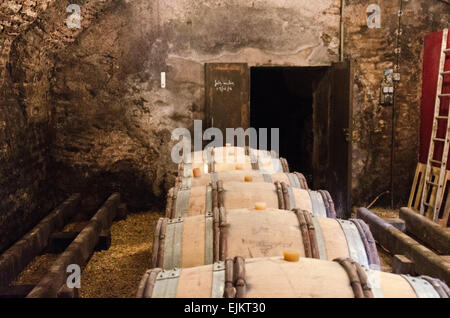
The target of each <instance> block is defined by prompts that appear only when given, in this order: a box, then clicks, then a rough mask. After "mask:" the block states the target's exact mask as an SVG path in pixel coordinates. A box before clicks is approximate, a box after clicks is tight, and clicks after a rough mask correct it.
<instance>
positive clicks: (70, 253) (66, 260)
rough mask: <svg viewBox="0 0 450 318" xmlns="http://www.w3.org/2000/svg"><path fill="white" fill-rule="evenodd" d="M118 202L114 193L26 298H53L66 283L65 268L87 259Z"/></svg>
mask: <svg viewBox="0 0 450 318" xmlns="http://www.w3.org/2000/svg"><path fill="white" fill-rule="evenodd" d="M119 204H120V194H119V193H114V194H113V195H111V196H110V197H109V198H108V200H106V202H105V203H104V204H103V206H102V207H101V208H100V209H99V210H98V211H97V213H96V214H95V215H94V216H93V217H92V219H91V220H90V221H89V223H88V224H87V225H86V227H85V228H84V229H83V230H82V231H81V232H80V234H79V235H78V236H77V237H76V238H75V240H74V241H73V242H72V243H71V244H70V245H69V247H68V248H67V249H66V250H65V251H64V253H62V254H61V255H60V256H59V257H58V258H57V260H56V261H55V262H54V263H53V265H52V266H51V268H50V269H49V271H48V273H47V274H46V275H45V276H44V277H43V278H42V279H41V280H40V281H39V283H38V284H37V286H36V287H35V288H34V289H33V290H32V291H31V292H30V294H29V295H28V296H27V298H55V297H57V296H58V292H59V291H60V289H61V288H62V287H63V285H64V284H65V283H66V280H67V275H68V274H67V273H66V269H67V267H68V266H69V265H71V264H76V265H78V266H80V267H83V265H84V264H85V263H86V262H87V261H88V260H89V257H90V256H91V255H92V253H93V251H94V248H95V246H96V245H97V242H98V238H99V236H100V233H101V231H102V230H104V229H108V228H110V227H111V223H112V221H113V220H114V218H115V217H116V213H117V209H118V206H119Z"/></svg>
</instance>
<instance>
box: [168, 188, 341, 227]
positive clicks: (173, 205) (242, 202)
mask: <svg viewBox="0 0 450 318" xmlns="http://www.w3.org/2000/svg"><path fill="white" fill-rule="evenodd" d="M259 203H261V204H262V205H264V206H265V207H266V208H272V209H281V210H291V209H294V208H295V209H300V210H303V211H308V212H310V213H312V214H313V215H316V216H321V217H329V218H336V212H335V210H334V202H333V200H332V198H331V196H330V194H329V193H328V191H325V190H319V191H310V190H304V189H299V188H293V187H290V186H289V185H287V184H286V183H284V182H282V183H279V182H275V183H273V184H271V183H265V182H227V183H223V182H222V181H221V180H219V181H218V182H212V183H211V184H209V185H207V186H200V187H192V188H190V189H178V188H172V189H170V190H169V193H168V198H167V205H166V217H167V218H170V219H176V218H180V217H183V218H185V217H188V216H195V215H205V214H210V213H212V212H213V209H214V208H216V207H217V208H221V207H224V208H226V209H228V210H231V209H240V208H247V209H253V208H254V207H255V206H256V205H257V204H259Z"/></svg>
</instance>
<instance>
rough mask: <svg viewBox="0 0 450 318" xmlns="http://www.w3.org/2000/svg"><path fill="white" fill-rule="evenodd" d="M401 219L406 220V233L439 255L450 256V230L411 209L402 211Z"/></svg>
mask: <svg viewBox="0 0 450 318" xmlns="http://www.w3.org/2000/svg"><path fill="white" fill-rule="evenodd" d="M400 218H402V219H403V220H405V223H406V232H408V233H411V234H412V235H413V236H415V237H417V238H418V239H419V240H421V241H422V242H424V243H426V244H428V245H429V246H430V247H431V248H432V249H434V250H436V251H437V252H438V253H439V254H450V229H448V228H443V227H441V226H439V225H438V224H436V223H434V222H432V221H431V220H429V219H427V218H426V217H424V216H422V215H420V214H419V213H416V212H414V211H413V210H411V209H409V208H401V209H400Z"/></svg>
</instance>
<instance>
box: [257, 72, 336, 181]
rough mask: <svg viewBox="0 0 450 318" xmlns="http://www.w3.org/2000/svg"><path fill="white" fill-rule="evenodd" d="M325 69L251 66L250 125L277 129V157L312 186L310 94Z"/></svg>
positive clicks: (312, 145)
mask: <svg viewBox="0 0 450 318" xmlns="http://www.w3.org/2000/svg"><path fill="white" fill-rule="evenodd" d="M328 69H329V67H252V68H251V72H250V78H251V80H250V85H251V90H250V125H251V127H254V128H257V129H258V128H268V129H269V136H268V140H269V141H270V140H271V139H270V128H279V129H280V149H279V150H280V154H281V156H282V157H284V158H286V159H287V160H288V162H289V168H290V170H291V171H299V172H302V173H303V174H304V175H305V177H306V178H307V180H308V183H309V184H310V185H313V175H314V173H313V150H314V120H313V115H314V112H313V105H314V91H315V88H316V86H317V83H318V81H319V80H320V79H322V78H323V77H324V75H325V74H326V72H327V70H328Z"/></svg>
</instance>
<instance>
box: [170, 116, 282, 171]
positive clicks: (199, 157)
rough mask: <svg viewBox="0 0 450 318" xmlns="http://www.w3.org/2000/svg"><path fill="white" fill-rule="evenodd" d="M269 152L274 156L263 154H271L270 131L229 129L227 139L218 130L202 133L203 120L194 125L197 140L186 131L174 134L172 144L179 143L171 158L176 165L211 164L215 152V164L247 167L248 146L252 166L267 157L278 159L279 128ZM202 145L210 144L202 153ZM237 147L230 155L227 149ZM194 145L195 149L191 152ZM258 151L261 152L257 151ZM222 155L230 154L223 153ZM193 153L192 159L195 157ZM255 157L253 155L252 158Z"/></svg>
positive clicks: (180, 130)
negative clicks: (236, 164)
mask: <svg viewBox="0 0 450 318" xmlns="http://www.w3.org/2000/svg"><path fill="white" fill-rule="evenodd" d="M270 132H271V134H270V135H271V138H270V149H271V153H270V154H269V152H264V150H268V149H269V147H268V129H267V128H260V129H259V131H258V130H256V129H255V128H252V127H251V128H248V129H246V130H244V129H243V128H226V131H225V139H224V134H223V132H222V130H221V129H219V128H215V127H212V128H208V129H206V130H205V131H204V132H203V125H202V121H201V120H195V121H194V136H193V138H192V136H191V132H190V131H189V130H188V129H187V128H177V129H175V130H174V131H172V140H173V141H178V143H177V144H176V145H175V146H174V147H173V148H172V152H171V157H172V161H173V162H174V163H181V162H185V163H187V162H189V163H190V162H211V161H212V160H213V159H212V155H211V153H212V152H211V151H209V150H212V149H214V162H216V163H220V162H224V161H226V162H233V163H245V162H246V160H247V158H246V155H245V150H244V147H245V146H249V147H250V149H251V150H250V152H251V154H250V160H251V162H252V163H254V162H257V161H258V160H261V158H262V157H264V156H266V157H267V156H270V157H271V158H272V157H277V156H278V153H279V148H280V142H279V140H280V130H279V128H271V131H270ZM203 141H211V142H210V143H208V144H207V145H206V147H205V149H204V151H202V150H203V147H202V146H203ZM226 144H228V145H230V146H236V148H233V149H232V151H227V149H226V148H227V147H225V149H224V148H223V146H224V145H226ZM192 145H193V149H192ZM256 149H258V150H259V151H257V150H256ZM223 151H227V152H226V153H223ZM192 153H193V156H192ZM252 154H253V155H252Z"/></svg>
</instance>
